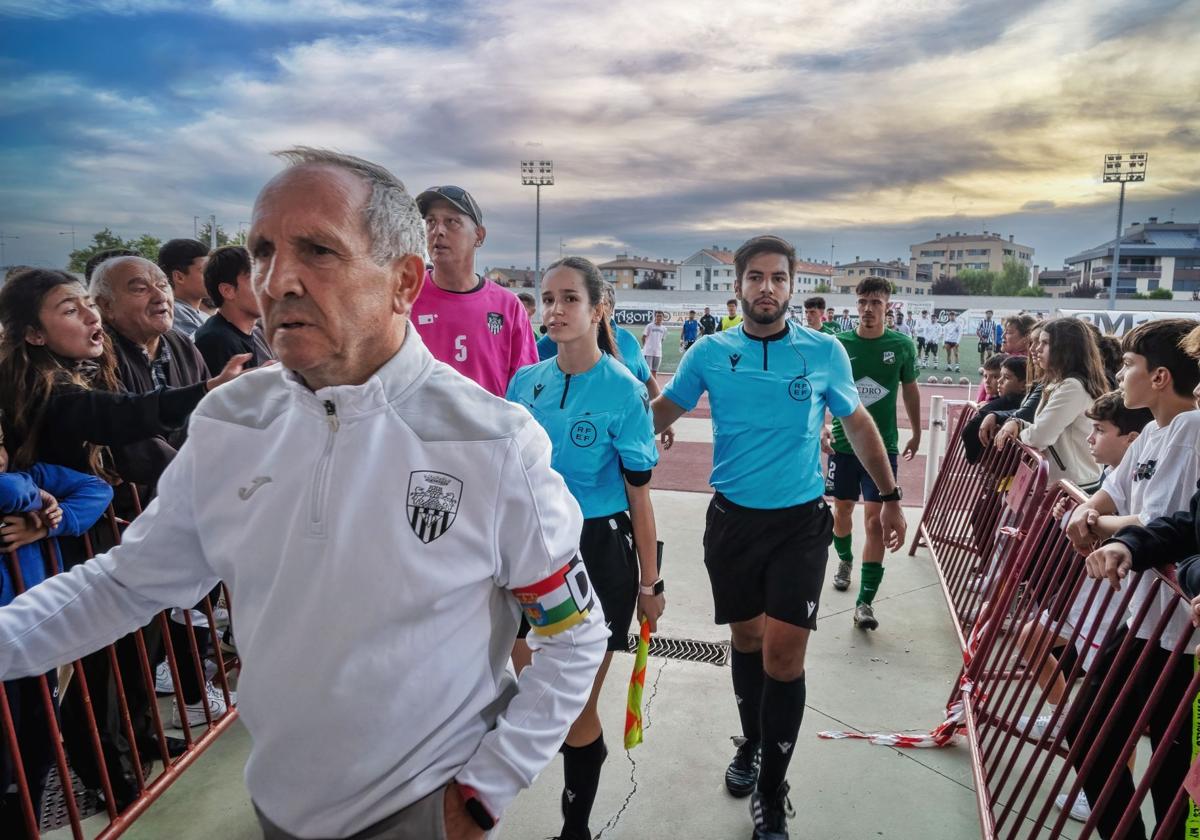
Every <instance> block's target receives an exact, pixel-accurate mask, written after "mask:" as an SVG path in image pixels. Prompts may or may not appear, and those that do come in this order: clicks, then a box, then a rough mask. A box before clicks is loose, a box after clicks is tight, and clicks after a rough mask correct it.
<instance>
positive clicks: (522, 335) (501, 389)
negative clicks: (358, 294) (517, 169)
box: [412, 186, 538, 397]
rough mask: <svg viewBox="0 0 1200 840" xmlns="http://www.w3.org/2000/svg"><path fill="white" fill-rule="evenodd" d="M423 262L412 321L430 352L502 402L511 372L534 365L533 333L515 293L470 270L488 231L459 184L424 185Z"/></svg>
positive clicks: (480, 213) (421, 203)
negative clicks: (428, 263)
mask: <svg viewBox="0 0 1200 840" xmlns="http://www.w3.org/2000/svg"><path fill="white" fill-rule="evenodd" d="M417 207H418V208H419V209H420V211H421V215H422V217H424V219H425V231H426V235H427V236H428V237H429V258H430V259H431V260H432V261H433V268H431V269H429V270H428V271H427V272H426V273H425V282H424V285H423V286H422V287H421V293H420V295H419V296H418V297H417V300H416V302H415V303H414V304H413V315H412V318H413V322H414V323H415V324H416V326H417V331H418V332H419V333H421V338H422V340H423V341H424V342H425V344H426V345H427V346H428V347H429V351H430V352H431V353H433V355H434V358H436V359H438V360H439V361H443V362H445V363H446V364H448V365H450V367H452V368H454V369H455V370H457V371H458V372H459V373H461V374H462V375H463V376H465V377H467V378H468V379H473V380H474V381H475V382H478V383H479V384H480V385H482V386H483V387H484V388H486V389H487V390H489V391H491V392H492V393H493V394H495V395H497V396H499V397H503V396H504V394H505V392H506V391H507V390H508V383H509V380H511V379H512V377H513V374H514V373H516V372H517V371H518V370H519V369H520V368H523V367H525V365H531V364H533V363H534V362H536V361H537V360H538V358H537V349H536V347H535V338H534V333H533V328H532V327H530V325H529V316H528V315H526V314H525V308H524V307H523V306H522V305H521V301H519V300H517V296H516V295H514V294H513V293H512V292H510V291H509V290H508V289H505V288H502V287H501V286H499V285H497V284H496V283H493V282H492V281H491V280H487V279H485V278H483V277H480V276H479V275H478V274H476V273H475V251H476V250H477V249H479V248H481V247H483V242H484V239H486V238H487V228H485V227H484V226H483V211H482V210H480V209H479V205H478V204H476V203H475V199H474V198H472V197H471V194H470V193H469V192H467V191H466V190H464V189H463V188H462V187H450V186H447V187H430V188H429V189H427V190H425V192H423V193H421V194H420V195H419V196H417Z"/></svg>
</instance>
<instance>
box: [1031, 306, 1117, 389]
mask: <svg viewBox="0 0 1200 840" xmlns="http://www.w3.org/2000/svg"><path fill="white" fill-rule="evenodd" d="M1041 329H1042V333H1043V334H1044V335H1045V340H1046V341H1048V342H1049V343H1050V364H1049V368H1050V370H1047V371H1045V372H1044V379H1045V381H1046V384H1050V383H1053V382H1062V381H1065V380H1067V379H1078V380H1079V382H1080V384H1081V385H1083V388H1084V390H1085V391H1087V392H1088V394H1089V395H1090V396H1091V397H1092V398H1093V399H1095V398H1096V397H1098V396H1100V395H1101V394H1103V393H1106V392H1107V391H1108V390H1109V388H1108V377H1107V376H1106V375H1105V372H1104V359H1103V358H1102V357H1101V356H1100V347H1099V345H1098V344H1097V342H1096V339H1095V337H1094V336H1093V335H1092V331H1091V330H1089V329H1088V325H1087V324H1086V322H1084V321H1081V320H1079V319H1078V318H1066V317H1064V318H1052V319H1051V320H1049V321H1047V322H1046V323H1044V324H1042V327H1041Z"/></svg>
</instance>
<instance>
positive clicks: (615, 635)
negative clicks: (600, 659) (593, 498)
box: [517, 511, 641, 650]
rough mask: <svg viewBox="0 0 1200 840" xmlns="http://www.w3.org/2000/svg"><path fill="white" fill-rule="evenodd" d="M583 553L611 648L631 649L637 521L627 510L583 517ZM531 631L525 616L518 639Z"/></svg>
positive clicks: (637, 571)
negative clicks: (634, 538) (634, 539)
mask: <svg viewBox="0 0 1200 840" xmlns="http://www.w3.org/2000/svg"><path fill="white" fill-rule="evenodd" d="M579 556H580V557H581V558H582V559H583V565H584V568H586V569H587V573H588V579H589V580H590V581H591V583H592V589H593V591H594V592H595V593H596V597H597V598H598V599H600V606H601V608H603V610H604V621H605V624H606V625H607V627H608V629H609V632H610V635H609V637H608V649H609V650H629V627H630V625H631V624H632V623H633V613H634V610H635V609H636V608H637V598H638V580H639V579H640V577H641V573H640V571H639V569H638V561H637V552H636V551H635V550H634V547H633V523H632V522H630V521H629V514H628V513H626V512H625V511H621V512H620V513H614V514H613V515H612V516H597V517H594V518H592V519H585V520H583V530H582V531H581V532H580V534H579ZM528 634H529V622H528V621H526V620H525V616H524V615H522V616H521V628H520V629H519V630H518V631H517V638H518V639H524V638H525V636H526V635H528Z"/></svg>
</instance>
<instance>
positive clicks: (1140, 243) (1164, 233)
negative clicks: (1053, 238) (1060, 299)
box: [1066, 216, 1200, 300]
mask: <svg viewBox="0 0 1200 840" xmlns="http://www.w3.org/2000/svg"><path fill="white" fill-rule="evenodd" d="M1115 244H1116V240H1115V239H1113V240H1109V241H1108V242H1105V243H1104V244H1103V245H1098V246H1096V247H1095V248H1091V249H1089V250H1087V251H1081V252H1080V253H1078V254H1076V255H1075V256H1073V257H1068V258H1067V267H1068V274H1067V278H1066V282H1067V285H1068V287H1069V286H1073V285H1074V284H1075V283H1078V282H1079V281H1081V280H1090V281H1091V282H1093V283H1096V284H1099V285H1100V286H1102V287H1103V288H1104V289H1105V290H1106V291H1107V289H1108V286H1109V283H1110V282H1111V281H1112V265H1113V247H1114V245H1115ZM1155 289H1168V290H1169V291H1170V292H1171V294H1172V296H1173V297H1174V298H1175V300H1197V299H1200V222H1174V221H1168V222H1160V221H1159V220H1158V217H1156V216H1151V217H1150V218H1149V219H1147V220H1146V221H1145V222H1134V223H1133V224H1132V225H1130V226H1129V227H1127V228H1126V229H1125V232H1124V233H1123V234H1122V235H1121V266H1120V270H1119V271H1118V276H1117V296H1118V297H1128V296H1130V295H1132V294H1134V293H1135V292H1141V293H1142V294H1146V293H1148V292H1152V291H1154V290H1155Z"/></svg>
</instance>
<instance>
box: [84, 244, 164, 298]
mask: <svg viewBox="0 0 1200 840" xmlns="http://www.w3.org/2000/svg"><path fill="white" fill-rule="evenodd" d="M129 260H143V261H144V262H148V263H150V265H152V266H154V270H155V271H157V272H158V273H159V274H162V275H163V276H164V277H166V275H165V274H163V270H162V269H161V268H159V267H158V266H157V265H155V264H154V263H153V262H151V261H150V260H148V259H146V258H145V257H135V256H130V255H129V254H124V255H121V256H117V257H109V258H108V259H106V260H105V261H104V262H102V263H100V264H99V265H98V266H96V267H95V268H94V269H92V280H91V282H90V283H88V294H90V295H91V296H92V298H93V299H99V298H103V299H105V300H112V299H113V297H114V295H113V289H112V282H111V281H110V280H109V277H108V275H109V274H111V273H112V270H113V269H114V268H116V267H117V266H118V265H121V264H122V263H125V262H128V261H129Z"/></svg>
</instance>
